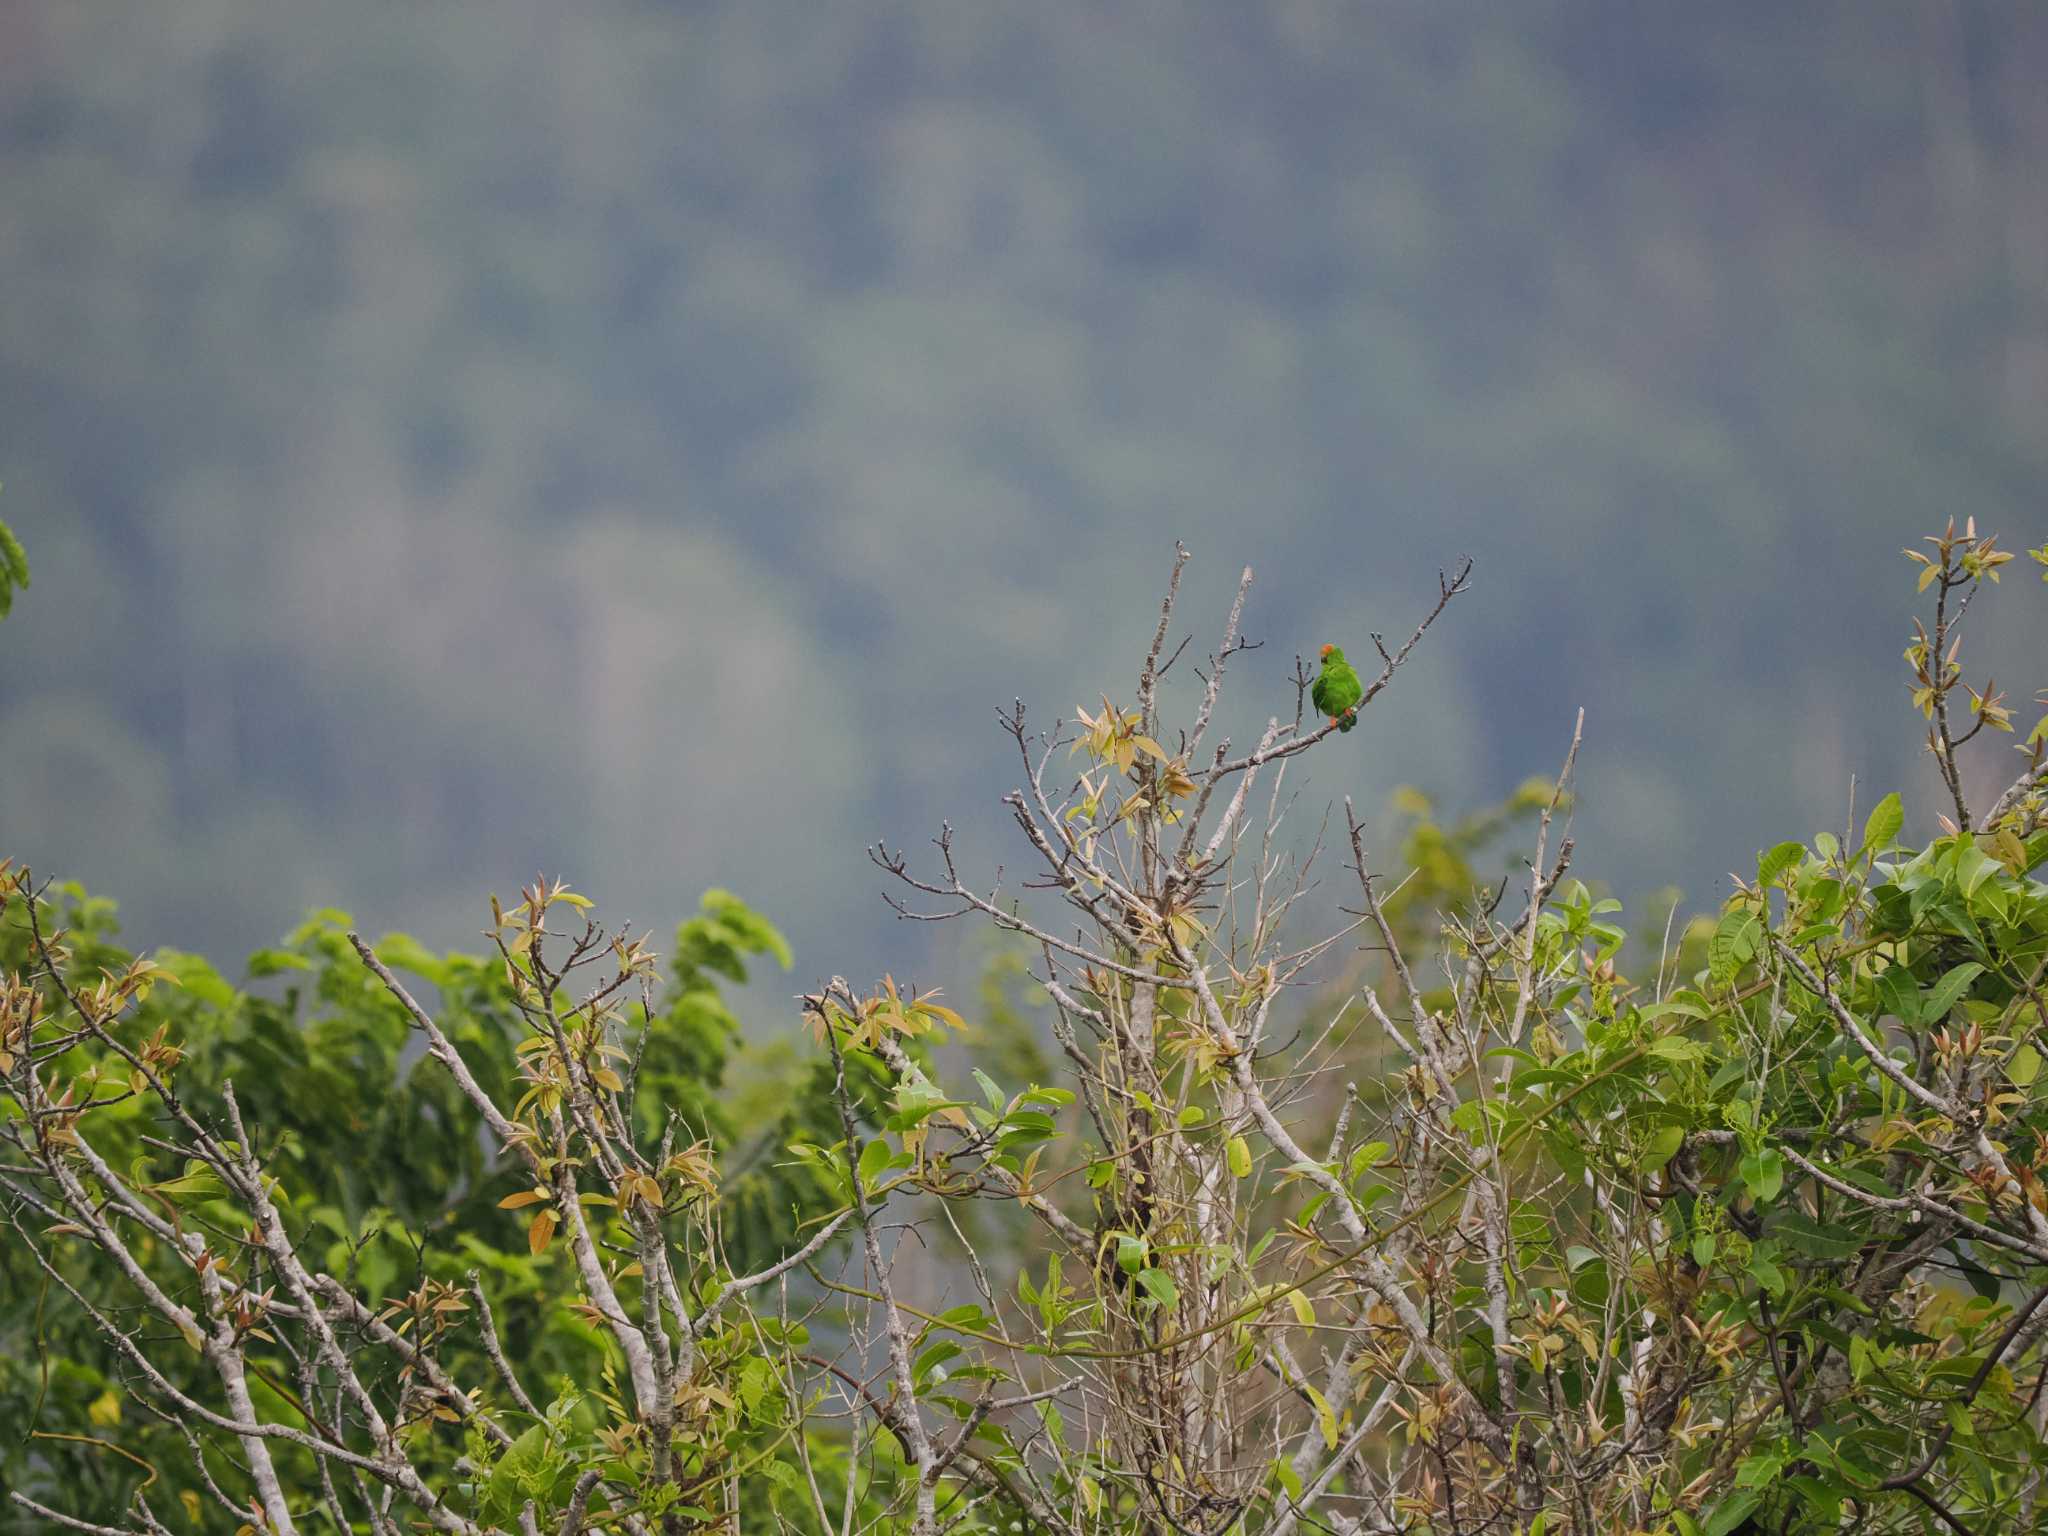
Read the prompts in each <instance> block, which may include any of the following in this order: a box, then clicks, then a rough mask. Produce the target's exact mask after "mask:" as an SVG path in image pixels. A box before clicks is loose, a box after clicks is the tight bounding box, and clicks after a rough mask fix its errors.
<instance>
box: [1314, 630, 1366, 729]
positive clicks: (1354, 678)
mask: <svg viewBox="0 0 2048 1536" xmlns="http://www.w3.org/2000/svg"><path fill="white" fill-rule="evenodd" d="M1364 695H1365V689H1364V688H1363V687H1362V686H1361V685H1360V683H1359V681H1358V674H1357V673H1356V672H1354V671H1352V670H1351V663H1350V662H1348V661H1346V660H1345V659H1344V652H1343V651H1342V650H1341V649H1340V648H1339V647H1337V646H1334V645H1333V646H1331V647H1330V650H1329V653H1328V654H1327V655H1326V656H1324V657H1323V670H1322V671H1321V672H1319V673H1317V674H1316V684H1315V687H1314V688H1312V689H1310V690H1309V698H1310V699H1311V700H1313V701H1314V703H1315V706H1316V709H1317V710H1318V711H1319V712H1320V713H1321V714H1323V715H1326V716H1328V717H1329V718H1330V719H1332V720H1336V719H1338V718H1339V717H1340V716H1341V717H1342V721H1341V723H1340V724H1339V725H1338V727H1337V729H1338V730H1340V731H1348V730H1350V729H1351V727H1353V726H1354V725H1356V724H1358V716H1356V715H1354V714H1350V713H1348V711H1349V710H1351V709H1352V708H1353V707H1355V706H1356V705H1357V703H1358V701H1359V699H1361V698H1362V697H1364Z"/></svg>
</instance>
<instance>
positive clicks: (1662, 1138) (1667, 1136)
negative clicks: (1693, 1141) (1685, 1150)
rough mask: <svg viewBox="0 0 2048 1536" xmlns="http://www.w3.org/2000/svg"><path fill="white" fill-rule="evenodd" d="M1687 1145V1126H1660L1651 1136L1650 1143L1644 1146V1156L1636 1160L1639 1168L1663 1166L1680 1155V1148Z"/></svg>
mask: <svg viewBox="0 0 2048 1536" xmlns="http://www.w3.org/2000/svg"><path fill="white" fill-rule="evenodd" d="M1684 1145H1685V1127H1684V1126H1682V1125H1666V1126H1660V1127H1659V1128H1658V1129H1657V1131H1656V1133H1655V1134H1654V1135H1653V1136H1651V1137H1650V1141H1649V1145H1647V1146H1646V1147H1644V1148H1643V1153H1642V1156H1641V1157H1639V1158H1638V1159H1637V1160H1636V1166H1637V1167H1639V1168H1662V1167H1663V1166H1664V1165H1665V1164H1666V1163H1668V1162H1670V1161H1671V1159H1672V1158H1674V1157H1676V1156H1678V1149H1679V1148H1680V1147H1682V1146H1684Z"/></svg>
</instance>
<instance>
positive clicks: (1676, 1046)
mask: <svg viewBox="0 0 2048 1536" xmlns="http://www.w3.org/2000/svg"><path fill="white" fill-rule="evenodd" d="M1643 1049H1644V1050H1646V1051H1648V1052H1649V1053H1650V1054H1651V1055H1652V1056H1655V1057H1657V1058H1658V1059H1659V1060H1660V1061H1704V1060H1705V1059H1706V1056H1707V1048H1706V1047H1705V1046H1704V1045H1701V1044H1700V1043H1699V1041H1697V1040H1688V1039H1686V1038H1685V1036H1683V1035H1659V1036H1658V1037H1657V1038H1656V1039H1655V1040H1652V1041H1651V1042H1650V1043H1649V1044H1648V1045H1646V1046H1644V1047H1643Z"/></svg>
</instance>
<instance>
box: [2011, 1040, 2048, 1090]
mask: <svg viewBox="0 0 2048 1536" xmlns="http://www.w3.org/2000/svg"><path fill="white" fill-rule="evenodd" d="M2005 1075H2006V1076H2007V1077H2009V1078H2011V1079H2012V1083H2013V1086H2014V1087H2015V1088H2031V1087H2032V1086H2033V1084H2034V1079H2035V1078H2037V1077H2039V1076H2040V1075H2041V1053H2040V1052H2039V1051H2037V1050H2035V1049H2034V1048H2033V1047H2032V1046H2031V1045H2023V1046H2021V1047H2020V1048H2019V1049H2018V1050H2016V1051H2014V1052H2013V1053H2012V1057H2011V1059H2010V1060H2008V1061H2007V1062H2006V1064H2005Z"/></svg>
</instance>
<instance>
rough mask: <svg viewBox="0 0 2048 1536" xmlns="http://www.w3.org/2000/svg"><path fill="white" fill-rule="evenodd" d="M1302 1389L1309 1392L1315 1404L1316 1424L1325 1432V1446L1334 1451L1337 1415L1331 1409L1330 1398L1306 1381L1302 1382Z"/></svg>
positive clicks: (1310, 1399)
mask: <svg viewBox="0 0 2048 1536" xmlns="http://www.w3.org/2000/svg"><path fill="white" fill-rule="evenodd" d="M1302 1390H1303V1391H1305V1392H1307V1393H1308V1398H1309V1401H1310V1402H1311V1403H1314V1404H1315V1409H1316V1424H1317V1426H1318V1427H1319V1428H1320V1429H1321V1430H1322V1432H1323V1444H1324V1446H1325V1447H1326V1448H1328V1449H1329V1450H1333V1451H1334V1450H1335V1449H1337V1415H1336V1414H1334V1413H1332V1412H1331V1411H1330V1402H1329V1399H1328V1398H1326V1397H1324V1396H1323V1394H1322V1393H1320V1392H1318V1391H1317V1390H1316V1389H1315V1388H1314V1387H1312V1386H1310V1385H1308V1383H1306V1382H1303V1383H1302Z"/></svg>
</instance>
